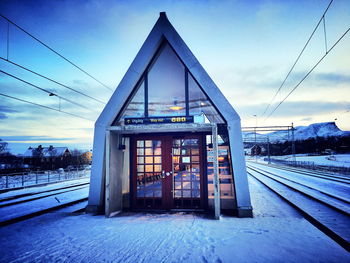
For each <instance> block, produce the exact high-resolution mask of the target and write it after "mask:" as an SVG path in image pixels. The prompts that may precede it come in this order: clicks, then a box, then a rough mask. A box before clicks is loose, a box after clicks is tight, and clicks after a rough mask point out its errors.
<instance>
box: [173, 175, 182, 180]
mask: <svg viewBox="0 0 350 263" xmlns="http://www.w3.org/2000/svg"><path fill="white" fill-rule="evenodd" d="M181 179H182V178H181V173H174V180H175V181H176V182H181Z"/></svg>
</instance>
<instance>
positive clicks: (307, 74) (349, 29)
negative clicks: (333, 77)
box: [265, 27, 350, 120]
mask: <svg viewBox="0 0 350 263" xmlns="http://www.w3.org/2000/svg"><path fill="white" fill-rule="evenodd" d="M349 31H350V27H349V28H348V29H347V30H346V31H345V32H344V34H343V35H342V36H341V37H340V38H339V39H338V40H337V41H336V42H335V43H334V45H333V46H332V47H331V48H330V49H329V50H328V52H326V54H324V55H323V57H321V59H320V60H319V61H317V63H316V64H315V65H314V66H313V67H312V68H311V69H310V70H309V71H308V73H306V75H305V76H304V77H303V78H302V79H301V80H300V81H299V82H298V84H297V85H295V86H294V88H293V89H292V90H291V91H290V92H289V93H288V94H287V96H285V97H284V99H283V100H281V101H280V102H279V103H278V104H277V106H276V107H275V108H274V109H273V111H272V112H271V113H270V114H269V115H268V116H267V117H266V118H265V120H266V119H268V118H269V117H270V116H271V115H272V114H273V113H274V112H275V111H276V110H277V109H278V108H279V106H281V104H282V103H283V102H284V101H285V100H286V99H287V98H288V97H289V96H290V95H291V94H292V93H293V92H294V91H295V90H296V89H297V88H298V87H299V85H300V84H301V83H302V82H303V81H304V80H305V79H306V78H307V77H308V76H309V75H310V73H311V72H312V71H313V70H314V69H315V68H316V67H317V66H318V65H319V64H320V63H321V61H322V60H323V59H324V58H325V57H326V56H327V55H328V54H329V53H330V52H331V51H332V50H333V48H334V47H335V46H336V45H337V44H338V43H339V42H340V41H341V40H342V39H343V38H344V36H345V35H346V34H347V33H348V32H349Z"/></svg>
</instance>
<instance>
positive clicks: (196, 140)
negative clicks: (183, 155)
mask: <svg viewBox="0 0 350 263" xmlns="http://www.w3.org/2000/svg"><path fill="white" fill-rule="evenodd" d="M190 144H191V145H193V146H194V145H198V139H190Z"/></svg>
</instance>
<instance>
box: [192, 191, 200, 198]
mask: <svg viewBox="0 0 350 263" xmlns="http://www.w3.org/2000/svg"><path fill="white" fill-rule="evenodd" d="M192 197H194V198H200V197H201V196H200V191H199V190H193V191H192Z"/></svg>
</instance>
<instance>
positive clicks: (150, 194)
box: [145, 187, 153, 197]
mask: <svg viewBox="0 0 350 263" xmlns="http://www.w3.org/2000/svg"><path fill="white" fill-rule="evenodd" d="M145 197H153V189H149V188H147V187H146V188H145Z"/></svg>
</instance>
